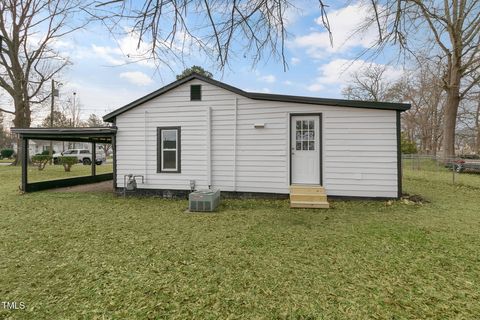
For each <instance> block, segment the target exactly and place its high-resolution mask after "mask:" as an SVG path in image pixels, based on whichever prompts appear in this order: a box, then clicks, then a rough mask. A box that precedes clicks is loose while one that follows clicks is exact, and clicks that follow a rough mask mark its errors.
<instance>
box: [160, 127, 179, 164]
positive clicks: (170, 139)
mask: <svg viewBox="0 0 480 320" xmlns="http://www.w3.org/2000/svg"><path fill="white" fill-rule="evenodd" d="M157 130H158V132H157V140H158V141H157V172H171V173H179V172H181V168H180V159H181V148H180V127H159V128H157Z"/></svg>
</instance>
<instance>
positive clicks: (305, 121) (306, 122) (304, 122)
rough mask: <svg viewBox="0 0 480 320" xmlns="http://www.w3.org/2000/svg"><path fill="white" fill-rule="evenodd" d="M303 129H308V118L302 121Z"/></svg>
mask: <svg viewBox="0 0 480 320" xmlns="http://www.w3.org/2000/svg"><path fill="white" fill-rule="evenodd" d="M302 129H303V130H308V121H307V120H303V121H302Z"/></svg>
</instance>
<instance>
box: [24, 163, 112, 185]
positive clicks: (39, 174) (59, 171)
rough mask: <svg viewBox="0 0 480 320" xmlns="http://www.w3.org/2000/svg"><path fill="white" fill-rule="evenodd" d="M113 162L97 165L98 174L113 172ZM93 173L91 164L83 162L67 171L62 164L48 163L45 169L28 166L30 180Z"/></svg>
mask: <svg viewBox="0 0 480 320" xmlns="http://www.w3.org/2000/svg"><path fill="white" fill-rule="evenodd" d="M112 170H113V169H112V164H111V163H107V164H102V165H99V166H96V172H97V174H102V173H109V172H112ZM91 173H92V167H91V166H89V165H88V166H84V165H82V164H81V163H80V164H76V165H74V166H72V168H71V169H70V172H65V169H64V168H63V166H62V165H47V166H46V167H45V168H44V169H43V170H38V168H37V167H35V166H29V167H28V182H37V181H45V180H52V179H66V178H73V177H80V176H88V175H91Z"/></svg>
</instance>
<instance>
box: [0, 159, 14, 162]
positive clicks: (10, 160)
mask: <svg viewBox="0 0 480 320" xmlns="http://www.w3.org/2000/svg"><path fill="white" fill-rule="evenodd" d="M12 162H13V159H0V163H12Z"/></svg>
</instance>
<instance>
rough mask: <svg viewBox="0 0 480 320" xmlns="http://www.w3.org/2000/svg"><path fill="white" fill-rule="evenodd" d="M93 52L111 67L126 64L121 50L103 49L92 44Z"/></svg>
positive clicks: (106, 47)
mask: <svg viewBox="0 0 480 320" xmlns="http://www.w3.org/2000/svg"><path fill="white" fill-rule="evenodd" d="M92 50H93V53H95V55H96V56H97V57H98V58H100V59H102V60H104V61H106V62H107V63H109V64H111V65H114V66H118V65H122V64H125V63H126V61H125V59H123V57H122V51H121V50H120V49H119V48H113V47H108V46H105V47H103V46H97V45H95V44H92Z"/></svg>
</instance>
